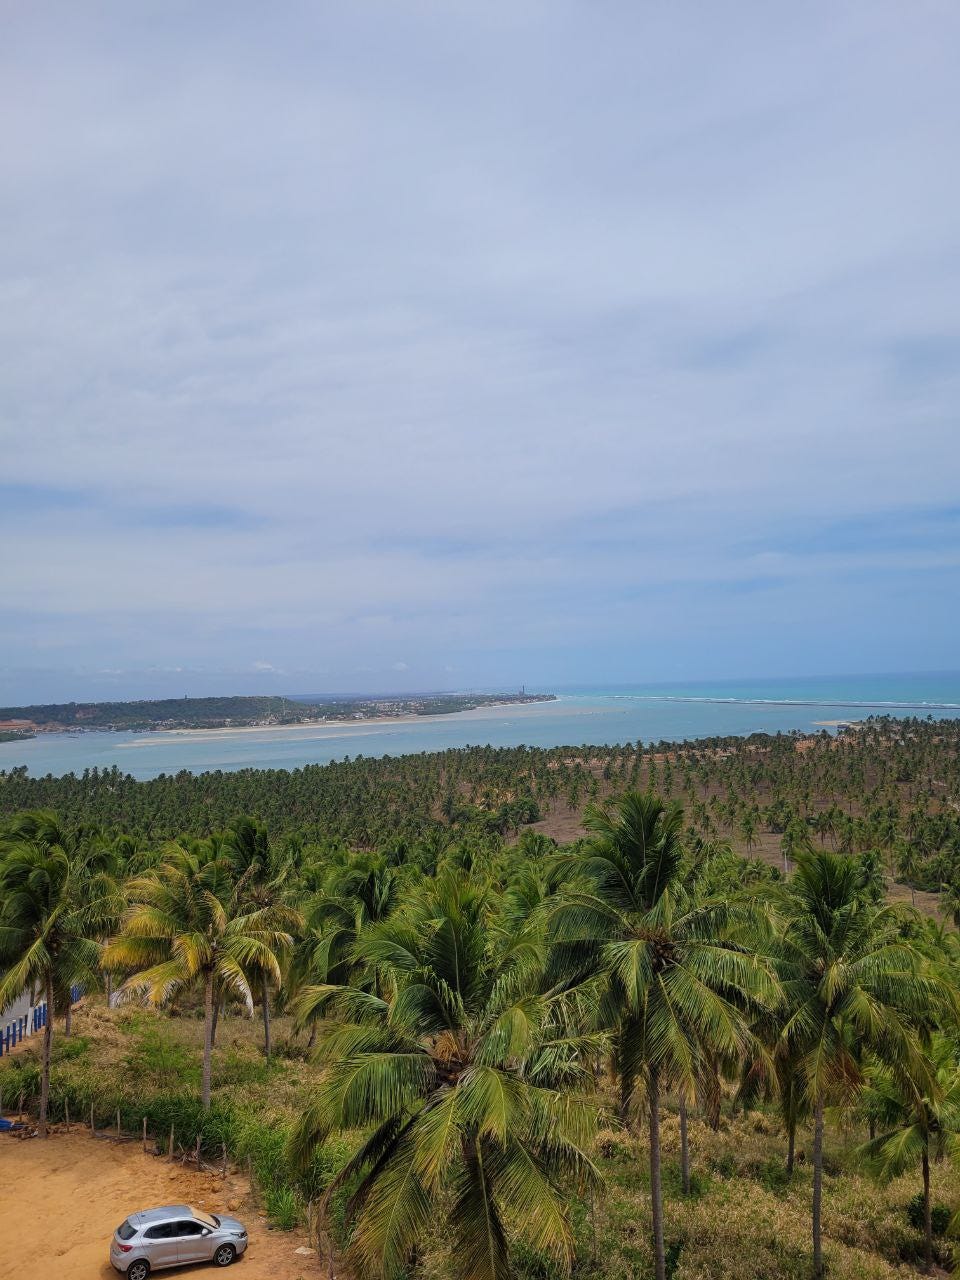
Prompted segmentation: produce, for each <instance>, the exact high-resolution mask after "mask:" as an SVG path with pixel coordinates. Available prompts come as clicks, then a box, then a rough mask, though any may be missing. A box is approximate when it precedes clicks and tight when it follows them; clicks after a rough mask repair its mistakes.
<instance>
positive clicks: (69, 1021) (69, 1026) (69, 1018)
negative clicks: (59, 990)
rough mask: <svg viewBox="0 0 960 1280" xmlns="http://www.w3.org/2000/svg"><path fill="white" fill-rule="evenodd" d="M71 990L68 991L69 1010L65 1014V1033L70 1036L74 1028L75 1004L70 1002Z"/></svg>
mask: <svg viewBox="0 0 960 1280" xmlns="http://www.w3.org/2000/svg"><path fill="white" fill-rule="evenodd" d="M70 994H71V993H70V992H69V991H68V992H67V1011H66V1013H65V1014H64V1015H63V1034H64V1035H65V1036H69V1035H70V1033H71V1032H72V1030H73V1005H72V1004H71V1003H70Z"/></svg>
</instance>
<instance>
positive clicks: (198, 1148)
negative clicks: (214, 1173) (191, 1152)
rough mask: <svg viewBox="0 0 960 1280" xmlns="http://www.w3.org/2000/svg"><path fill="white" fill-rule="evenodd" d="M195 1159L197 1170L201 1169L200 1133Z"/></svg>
mask: <svg viewBox="0 0 960 1280" xmlns="http://www.w3.org/2000/svg"><path fill="white" fill-rule="evenodd" d="M195 1159H196V1161H197V1168H198V1169H199V1168H200V1135H199V1133H198V1134H197V1151H196V1157H195Z"/></svg>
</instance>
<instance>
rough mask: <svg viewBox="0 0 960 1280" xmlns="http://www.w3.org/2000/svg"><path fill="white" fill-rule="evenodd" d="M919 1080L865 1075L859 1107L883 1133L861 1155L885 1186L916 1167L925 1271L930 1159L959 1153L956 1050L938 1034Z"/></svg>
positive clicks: (882, 1072) (886, 1071)
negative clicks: (920, 1193) (920, 1184)
mask: <svg viewBox="0 0 960 1280" xmlns="http://www.w3.org/2000/svg"><path fill="white" fill-rule="evenodd" d="M925 1059H926V1060H925V1061H924V1064H923V1065H924V1070H923V1072H922V1075H921V1077H920V1079H916V1078H915V1077H914V1076H913V1075H912V1074H910V1073H908V1072H904V1071H902V1070H899V1069H898V1068H896V1067H891V1066H887V1065H885V1064H882V1063H877V1064H875V1065H874V1066H872V1067H871V1068H869V1069H868V1071H867V1073H866V1074H867V1083H866V1087H865V1088H864V1092H863V1098H862V1100H861V1104H860V1105H861V1107H862V1108H863V1109H864V1110H865V1111H868V1112H869V1114H870V1116H871V1118H875V1119H876V1120H877V1122H878V1124H879V1126H880V1127H881V1128H882V1130H883V1132H882V1133H880V1134H879V1135H878V1136H877V1137H876V1138H874V1139H873V1140H872V1141H871V1142H868V1143H866V1144H865V1145H864V1146H863V1147H861V1149H860V1150H861V1155H862V1156H863V1157H864V1159H865V1160H866V1163H867V1166H868V1168H870V1169H871V1171H872V1172H873V1173H875V1174H876V1175H877V1176H878V1177H879V1178H881V1179H882V1180H883V1181H889V1180H890V1179H891V1178H896V1177H899V1176H900V1175H901V1174H903V1173H906V1172H907V1171H908V1170H911V1169H916V1168H917V1166H918V1165H919V1166H920V1169H921V1174H922V1179H923V1236H924V1269H925V1270H926V1271H928V1272H929V1271H930V1270H932V1268H933V1223H932V1220H931V1212H930V1156H931V1153H932V1154H933V1155H934V1157H935V1158H936V1159H937V1160H942V1159H943V1157H944V1156H945V1155H946V1154H947V1153H948V1152H951V1151H954V1150H955V1149H956V1147H957V1135H958V1133H960V1062H958V1058H957V1047H956V1045H955V1044H954V1043H953V1042H952V1041H951V1040H950V1039H948V1038H947V1037H946V1036H944V1035H942V1034H938V1035H935V1036H934V1037H933V1038H932V1041H931V1044H930V1047H929V1050H928V1051H927V1053H926V1055H925Z"/></svg>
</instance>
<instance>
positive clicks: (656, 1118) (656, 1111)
mask: <svg viewBox="0 0 960 1280" xmlns="http://www.w3.org/2000/svg"><path fill="white" fill-rule="evenodd" d="M647 1101H648V1103H649V1106H650V1208H651V1211H652V1216H653V1256H654V1275H655V1278H656V1280H666V1275H667V1268H666V1255H665V1252H664V1248H663V1184H662V1181H661V1177H660V1079H659V1072H658V1069H657V1068H656V1067H655V1066H651V1067H650V1072H649V1082H648V1085H647Z"/></svg>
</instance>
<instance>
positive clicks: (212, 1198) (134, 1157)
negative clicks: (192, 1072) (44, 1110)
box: [0, 1130, 340, 1280]
mask: <svg viewBox="0 0 960 1280" xmlns="http://www.w3.org/2000/svg"><path fill="white" fill-rule="evenodd" d="M247 1191H248V1189H247V1186H246V1183H245V1180H243V1179H241V1178H239V1177H236V1176H228V1178H227V1181H226V1183H225V1184H224V1183H222V1182H221V1179H220V1177H219V1175H215V1174H209V1173H196V1172H192V1171H190V1170H187V1169H185V1168H184V1167H183V1166H182V1165H174V1166H171V1165H169V1164H168V1163H167V1161H166V1160H163V1159H158V1158H156V1157H154V1156H148V1155H144V1154H143V1152H142V1151H141V1150H140V1147H139V1144H137V1143H129V1144H115V1143H112V1142H107V1141H104V1140H102V1139H96V1138H91V1137H90V1135H89V1134H88V1133H85V1132H81V1131H79V1130H75V1131H74V1132H72V1133H69V1134H67V1133H54V1134H52V1135H51V1137H49V1138H48V1139H47V1140H46V1142H41V1141H40V1139H39V1138H33V1139H29V1140H27V1141H22V1142H21V1141H18V1140H17V1139H16V1138H12V1137H10V1136H9V1135H8V1134H3V1133H0V1280H50V1277H51V1276H69V1277H70V1278H71V1280H118V1277H117V1273H116V1272H115V1271H114V1270H113V1268H112V1267H111V1266H110V1262H109V1259H108V1251H109V1248H110V1237H111V1236H112V1234H113V1232H114V1231H115V1230H116V1228H117V1226H118V1224H119V1223H121V1222H122V1221H123V1219H124V1218H125V1217H126V1215H127V1214H128V1213H131V1212H133V1211H134V1210H136V1209H146V1208H149V1207H150V1206H152V1205H161V1204H193V1205H195V1206H196V1207H197V1208H203V1209H206V1210H208V1211H210V1212H213V1213H216V1212H217V1210H218V1209H221V1210H231V1209H232V1210H234V1211H235V1212H236V1213H237V1215H238V1217H240V1218H241V1219H242V1220H243V1221H244V1222H245V1223H246V1226H247V1230H248V1231H249V1233H250V1247H249V1248H248V1250H247V1253H246V1256H245V1257H244V1258H242V1259H241V1260H240V1261H238V1262H236V1263H235V1264H234V1266H233V1267H231V1268H229V1270H228V1271H227V1272H226V1273H225V1274H226V1275H227V1276H229V1277H230V1280H320V1278H321V1277H323V1278H324V1280H326V1275H327V1268H326V1265H325V1264H322V1263H321V1262H320V1261H319V1260H318V1257H317V1255H316V1254H313V1255H308V1256H301V1255H298V1254H297V1253H295V1252H294V1250H295V1249H297V1248H298V1247H301V1246H304V1244H305V1241H304V1239H303V1238H302V1237H299V1236H298V1235H297V1234H296V1233H287V1232H284V1231H270V1230H268V1229H267V1226H266V1223H265V1222H264V1220H263V1218H262V1217H261V1216H260V1215H259V1214H257V1213H255V1212H253V1211H252V1210H251V1209H250V1208H249V1207H248V1206H249V1202H248V1200H247ZM158 1274H159V1273H158ZM163 1274H165V1275H170V1276H174V1277H177V1278H178V1280H179V1278H180V1277H183V1278H184V1280H188V1278H189V1280H194V1277H196V1278H197V1280H211V1278H212V1277H213V1276H214V1275H220V1274H221V1273H220V1272H219V1271H216V1269H215V1268H210V1267H183V1268H176V1269H175V1270H172V1271H169V1272H164V1273H163ZM337 1274H338V1276H339V1274H340V1272H339V1268H338V1272H337Z"/></svg>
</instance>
